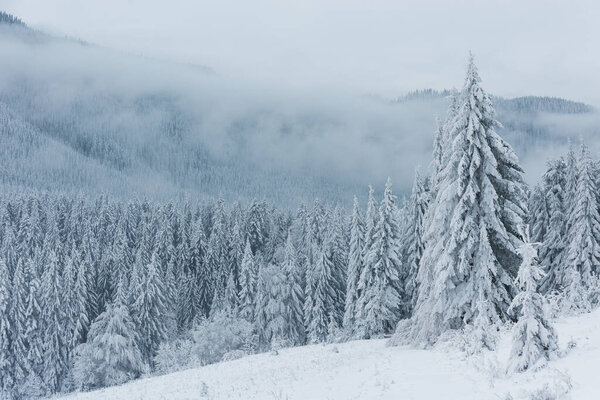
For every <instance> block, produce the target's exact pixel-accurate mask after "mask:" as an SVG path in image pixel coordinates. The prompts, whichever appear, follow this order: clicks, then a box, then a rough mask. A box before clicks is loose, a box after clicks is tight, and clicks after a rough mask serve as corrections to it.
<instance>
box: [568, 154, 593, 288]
mask: <svg viewBox="0 0 600 400" xmlns="http://www.w3.org/2000/svg"><path fill="white" fill-rule="evenodd" d="M577 171H578V176H577V189H576V194H575V197H574V205H573V209H572V211H571V214H570V215H569V223H568V226H569V227H570V230H569V234H568V242H567V254H566V258H565V263H566V265H567V268H574V269H575V270H577V272H578V273H579V274H580V275H581V278H582V282H583V283H584V285H586V286H587V289H588V290H590V291H595V290H598V288H596V287H595V285H596V279H595V277H597V275H598V272H599V269H600V214H599V213H598V188H597V187H596V181H595V177H594V176H593V168H592V161H591V159H590V156H589V154H588V150H587V147H586V146H585V145H584V144H583V143H582V144H581V154H580V157H579V161H578V165H577ZM591 285H594V286H591Z"/></svg>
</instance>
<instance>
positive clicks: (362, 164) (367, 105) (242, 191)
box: [0, 21, 598, 208]
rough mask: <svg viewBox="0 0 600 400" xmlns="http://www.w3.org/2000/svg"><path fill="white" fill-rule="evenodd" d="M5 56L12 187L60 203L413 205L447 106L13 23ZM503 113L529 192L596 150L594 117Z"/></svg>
mask: <svg viewBox="0 0 600 400" xmlns="http://www.w3.org/2000/svg"><path fill="white" fill-rule="evenodd" d="M0 47H1V48H2V49H3V54H4V56H3V57H2V58H1V59H0V118H2V120H3V121H5V123H3V124H2V129H3V130H4V133H6V134H4V135H3V136H2V139H1V140H2V141H3V142H4V143H3V146H2V147H3V151H4V152H5V155H6V157H5V161H4V168H5V170H6V171H7V174H5V176H4V182H3V184H4V185H11V186H16V187H22V188H32V187H35V188H38V189H39V188H43V189H46V190H50V191H56V190H58V191H63V192H75V193H76V192H86V193H96V194H99V193H108V194H111V195H113V196H117V197H119V196H131V195H135V196H140V197H149V198H154V199H173V198H191V199H194V200H206V199H210V198H214V197H218V196H221V197H223V198H224V199H227V200H242V201H249V200H252V199H253V198H259V199H266V200H270V201H273V202H275V203H280V204H282V206H283V207H289V208H295V207H297V206H298V205H299V204H300V203H302V202H311V201H312V200H313V199H314V198H316V197H318V198H320V199H322V200H323V201H325V202H327V203H331V204H333V203H341V204H343V205H346V206H347V205H349V204H350V200H351V198H352V196H353V195H358V196H359V197H360V198H363V199H364V195H365V193H366V187H367V185H369V184H372V185H373V186H375V187H377V188H379V187H382V185H383V182H384V181H385V179H386V178H387V177H388V176H389V177H391V178H392V181H393V182H394V183H395V186H396V188H397V189H396V190H397V191H398V193H400V194H406V195H408V193H409V190H410V186H411V184H412V178H413V175H414V171H415V169H417V168H419V169H421V171H423V172H427V168H428V166H429V162H430V158H431V157H430V154H431V146H432V141H433V133H434V132H435V130H436V122H435V120H436V116H437V117H439V118H441V119H443V118H444V114H445V110H446V108H447V105H448V104H447V103H448V97H449V94H450V91H449V90H444V89H440V90H432V89H423V88H415V91H414V92H411V93H408V94H399V96H398V97H397V98H385V97H382V96H379V95H376V94H373V93H357V92H352V91H350V90H348V91H344V90H340V89H334V88H328V87H321V88H317V89H314V88H313V89H306V90H302V89H298V88H291V87H281V86H277V87H275V86H266V85H264V84H257V83H252V82H250V81H245V80H243V79H241V78H240V79H236V78H231V77H229V76H228V77H224V76H222V75H221V74H220V73H219V71H216V70H213V69H211V68H210V66H199V65H191V64H178V63H175V62H167V61H162V60H157V59H152V58H148V57H143V56H136V55H129V54H124V53H122V52H118V51H112V50H110V49H107V48H103V47H100V46H97V45H94V44H91V43H86V42H83V41H79V40H76V39H71V38H58V37H54V36H51V35H47V34H45V33H43V32H40V31H36V30H33V29H31V28H28V27H27V26H26V25H24V24H23V25H21V24H14V23H13V24H9V23H6V21H5V22H4V23H1V24H0ZM460 82H461V77H460V76H457V77H456V80H455V81H454V82H448V87H449V88H451V87H452V86H460ZM532 95H535V93H532ZM575 100H576V99H575ZM493 101H494V102H495V105H496V106H497V113H498V115H497V117H498V119H499V120H500V122H501V123H502V124H503V126H504V127H503V128H501V129H499V133H500V134H501V135H502V136H504V137H505V139H507V140H508V142H509V143H511V144H512V145H513V147H514V148H515V150H516V153H517V154H518V156H519V157H520V160H521V162H522V164H523V165H524V169H525V172H526V178H527V179H528V180H530V181H533V180H536V179H538V178H539V176H540V174H541V173H542V171H543V169H544V168H545V165H544V163H545V161H546V160H547V159H549V158H551V157H553V155H556V154H561V153H564V151H565V148H566V146H567V143H568V139H569V138H570V139H572V140H574V141H578V140H579V139H580V138H583V139H586V140H587V142H588V144H589V145H590V146H591V147H592V149H595V148H596V140H595V139H594V138H595V136H597V135H596V133H597V131H598V128H597V126H598V124H597V122H598V115H597V113H596V112H595V110H594V109H593V108H592V107H590V106H587V105H585V104H582V103H578V102H576V101H569V100H563V99H557V98H545V97H535V96H531V97H523V98H517V99H504V98H494V99H493Z"/></svg>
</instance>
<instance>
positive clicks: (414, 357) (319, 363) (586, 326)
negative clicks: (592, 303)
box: [66, 310, 600, 400]
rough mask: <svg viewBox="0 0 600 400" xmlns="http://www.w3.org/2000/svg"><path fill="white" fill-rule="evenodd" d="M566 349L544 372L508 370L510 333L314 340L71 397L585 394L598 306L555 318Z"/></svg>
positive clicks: (595, 348) (422, 398)
mask: <svg viewBox="0 0 600 400" xmlns="http://www.w3.org/2000/svg"><path fill="white" fill-rule="evenodd" d="M556 329H557V331H558V336H559V340H560V348H561V350H565V349H566V348H567V345H568V343H569V342H570V341H575V342H576V347H575V348H573V349H572V350H570V351H568V352H567V354H565V355H564V356H562V357H561V358H559V359H557V360H553V361H550V362H549V364H548V366H547V367H545V368H543V369H542V370H539V371H527V372H525V373H521V374H511V375H508V376H506V375H505V370H506V365H507V360H508V357H509V354H510V346H511V333H510V332H509V331H506V332H503V333H502V338H501V340H500V342H499V345H498V349H497V350H496V351H495V352H485V353H483V354H481V355H478V356H467V355H465V353H462V352H460V351H459V350H457V349H456V346H453V345H452V344H451V343H445V344H444V345H438V346H436V347H435V348H434V349H431V350H420V349H413V348H409V347H387V346H386V340H363V341H354V342H349V343H342V344H328V345H312V346H303V347H296V348H291V349H286V350H280V351H279V353H278V354H275V353H266V354H258V355H253V356H248V357H245V358H242V359H238V360H234V361H228V362H222V363H218V364H213V365H209V366H206V367H202V368H197V369H191V370H187V371H182V372H177V373H173V374H170V375H164V376H159V377H151V378H145V379H140V380H137V381H134V382H130V383H128V384H125V385H122V386H119V387H113V388H107V389H103V390H99V391H95V392H89V393H74V394H71V395H70V396H68V397H66V399H82V400H85V399H89V400H102V399H110V400H120V399H123V400H136V399H144V400H154V399H156V400H159V399H160V400H162V399H173V400H183V399H212V400H220V399H223V400H225V399H244V400H259V399H260V400H262V399H275V400H278V399H286V400H295V399H302V400H310V399H327V400H334V399H344V400H350V399H403V400H410V399H419V400H427V399H436V400H437V399H442V398H443V399H461V400H470V399H473V400H482V399H500V400H505V399H509V398H510V397H507V395H508V394H509V393H510V395H511V396H512V399H514V400H518V399H531V398H533V397H532V395H533V393H535V392H536V391H538V390H540V389H542V388H544V386H548V387H549V390H550V391H552V392H556V393H559V394H560V393H563V394H564V392H569V393H568V394H564V395H558V396H557V397H543V398H544V399H546V398H548V399H554V398H556V399H571V400H578V399H581V400H588V399H594V398H597V396H598V393H600V379H598V378H597V368H594V367H593V366H594V365H596V363H597V362H598V360H600V310H596V311H594V312H593V313H590V314H584V315H581V316H577V317H569V318H564V319H561V320H559V321H556Z"/></svg>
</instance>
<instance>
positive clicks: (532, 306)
mask: <svg viewBox="0 0 600 400" xmlns="http://www.w3.org/2000/svg"><path fill="white" fill-rule="evenodd" d="M524 236H525V237H526V241H525V243H523V245H521V247H520V248H519V254H520V255H521V257H522V258H523V261H522V262H521V266H520V267H519V273H518V275H517V278H516V279H515V284H516V285H517V287H518V288H519V290H520V292H519V294H517V295H516V296H515V298H514V299H513V301H512V303H511V305H510V308H509V312H511V311H513V310H514V311H516V310H519V319H518V321H517V323H516V324H515V326H514V328H513V344H512V350H511V356H510V360H509V366H508V369H509V370H510V371H514V372H522V371H525V370H526V369H530V368H535V367H536V366H539V365H542V364H544V363H545V362H546V361H548V360H549V359H550V358H551V357H552V356H553V355H554V354H555V353H556V352H557V351H558V339H557V336H556V332H555V331H554V328H553V327H552V325H551V324H550V322H549V321H548V319H547V317H546V315H545V314H546V313H545V307H544V297H543V296H542V295H541V294H539V293H538V291H537V286H538V282H539V281H540V278H541V277H542V276H543V271H542V269H541V268H540V267H539V266H538V265H537V249H536V247H537V246H538V244H537V243H531V242H530V241H529V239H528V238H527V236H529V235H528V232H525V233H524Z"/></svg>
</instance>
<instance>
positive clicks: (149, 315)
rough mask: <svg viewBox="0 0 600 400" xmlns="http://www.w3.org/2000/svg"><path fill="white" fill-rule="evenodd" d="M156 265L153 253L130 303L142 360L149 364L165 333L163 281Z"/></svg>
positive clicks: (165, 316)
mask: <svg viewBox="0 0 600 400" xmlns="http://www.w3.org/2000/svg"><path fill="white" fill-rule="evenodd" d="M156 267H157V266H156V256H155V255H154V254H153V255H152V258H151V259H150V262H149V263H148V264H147V265H146V266H145V267H144V273H143V277H142V278H141V279H140V280H139V283H138V286H137V289H136V291H135V293H136V298H135V302H134V303H133V305H132V310H133V312H132V314H133V318H134V321H135V323H136V326H137V329H138V332H139V346H140V349H141V351H142V355H143V357H144V362H145V363H147V364H149V365H151V363H152V359H153V358H154V356H155V354H156V350H157V349H158V345H159V344H160V342H161V341H162V340H164V339H165V338H166V334H167V327H166V318H167V315H166V311H167V310H166V308H165V295H164V282H163V281H162V277H161V275H160V273H159V272H158V270H157V268H156Z"/></svg>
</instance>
